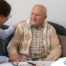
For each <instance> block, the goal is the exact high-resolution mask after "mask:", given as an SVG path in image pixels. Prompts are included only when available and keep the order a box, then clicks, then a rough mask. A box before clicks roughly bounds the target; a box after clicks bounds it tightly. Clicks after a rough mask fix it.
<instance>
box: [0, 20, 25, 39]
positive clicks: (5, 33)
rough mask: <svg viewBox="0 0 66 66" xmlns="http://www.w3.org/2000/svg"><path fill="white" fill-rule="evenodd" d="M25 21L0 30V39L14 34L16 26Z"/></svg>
mask: <svg viewBox="0 0 66 66" xmlns="http://www.w3.org/2000/svg"><path fill="white" fill-rule="evenodd" d="M25 21H26V20H23V21H21V22H18V23H17V24H16V25H14V26H13V27H9V28H8V29H5V30H3V29H0V38H2V39H4V38H7V37H8V36H10V35H11V34H13V33H14V31H15V29H16V28H17V26H18V25H19V24H21V23H23V22H25Z"/></svg>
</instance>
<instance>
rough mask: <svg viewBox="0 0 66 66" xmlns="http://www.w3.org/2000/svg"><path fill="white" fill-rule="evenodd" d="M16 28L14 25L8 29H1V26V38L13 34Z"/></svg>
mask: <svg viewBox="0 0 66 66" xmlns="http://www.w3.org/2000/svg"><path fill="white" fill-rule="evenodd" d="M14 31H15V30H14V28H13V27H9V28H8V29H5V30H3V29H1V28H0V38H7V37H8V36H10V35H11V34H13V33H14Z"/></svg>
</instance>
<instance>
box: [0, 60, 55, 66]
mask: <svg viewBox="0 0 66 66" xmlns="http://www.w3.org/2000/svg"><path fill="white" fill-rule="evenodd" d="M28 62H31V63H34V64H36V66H51V64H52V63H53V62H54V61H28ZM28 62H18V66H34V65H31V64H29V63H28ZM14 64H17V62H14ZM0 66H14V65H13V64H12V62H10V63H3V64H0Z"/></svg>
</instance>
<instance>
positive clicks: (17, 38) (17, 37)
mask: <svg viewBox="0 0 66 66" xmlns="http://www.w3.org/2000/svg"><path fill="white" fill-rule="evenodd" d="M21 36H22V27H21V26H18V27H17V29H16V31H15V33H14V36H13V38H12V40H11V41H10V42H9V44H8V47H7V50H8V54H9V56H10V55H12V54H17V51H18V49H19V44H20V42H22V38H21Z"/></svg>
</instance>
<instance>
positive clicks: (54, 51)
mask: <svg viewBox="0 0 66 66" xmlns="http://www.w3.org/2000/svg"><path fill="white" fill-rule="evenodd" d="M50 37H51V38H50V40H51V41H50V42H51V51H50V54H49V55H48V56H47V57H46V58H45V59H44V60H45V61H55V60H57V59H58V58H59V57H60V55H61V45H60V43H59V39H58V37H57V34H56V30H55V29H54V28H53V27H52V31H51V36H50Z"/></svg>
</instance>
